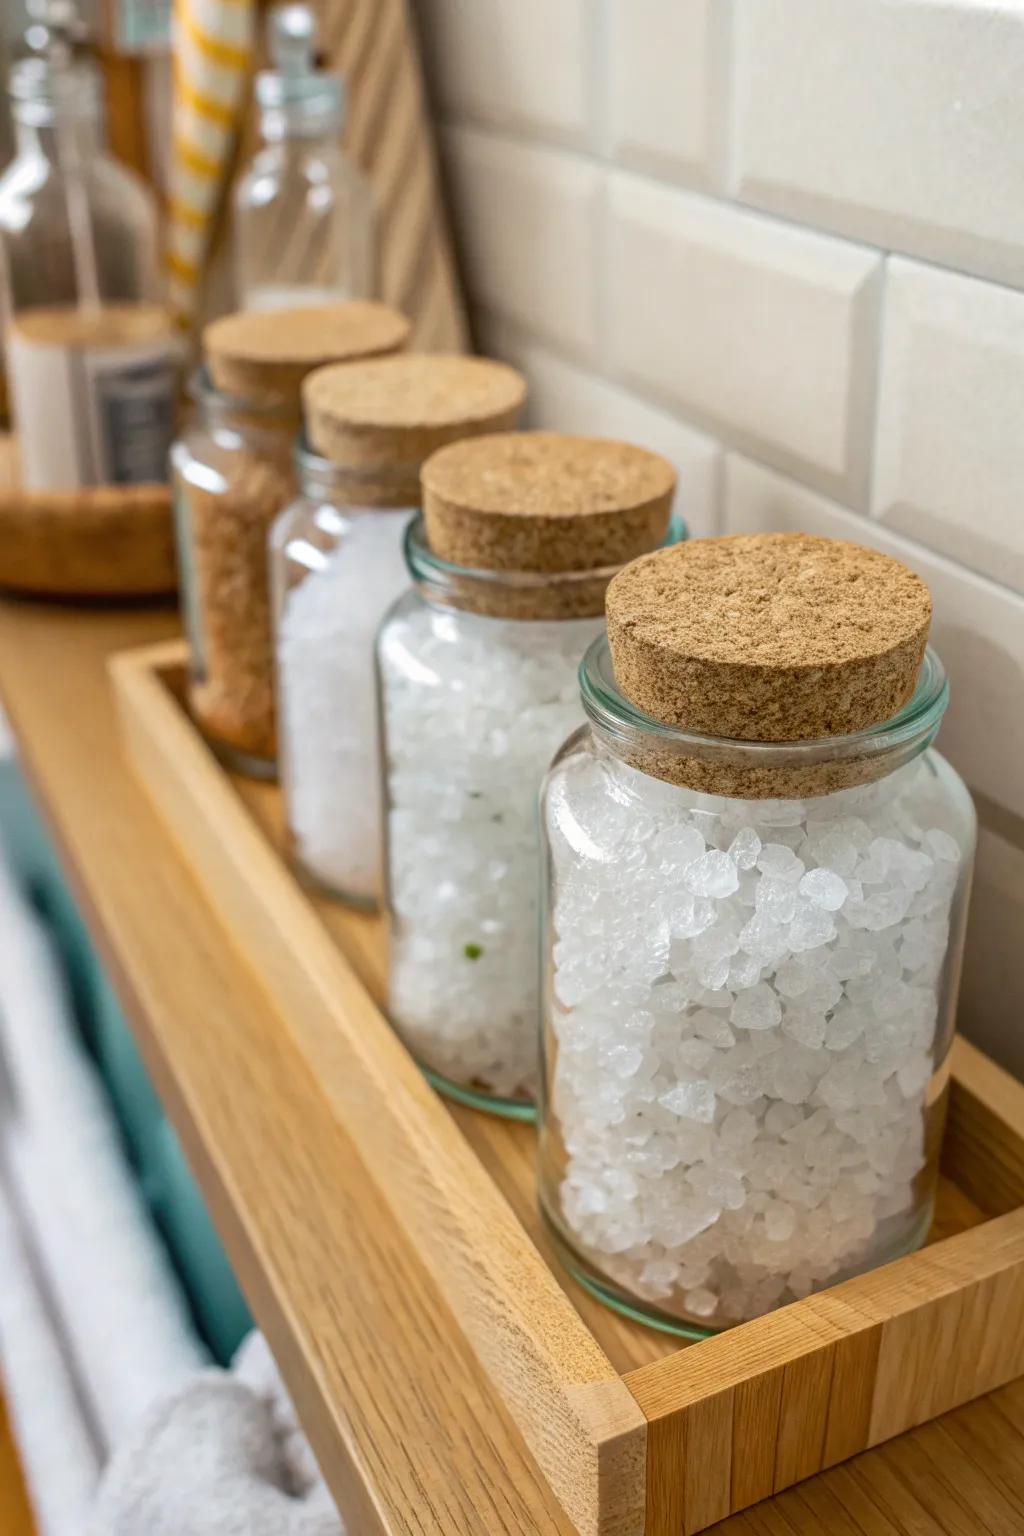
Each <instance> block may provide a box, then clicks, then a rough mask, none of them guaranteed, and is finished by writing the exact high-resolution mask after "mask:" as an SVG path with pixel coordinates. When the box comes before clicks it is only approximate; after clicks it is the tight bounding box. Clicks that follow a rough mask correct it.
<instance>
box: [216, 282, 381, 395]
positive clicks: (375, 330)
mask: <svg viewBox="0 0 1024 1536" xmlns="http://www.w3.org/2000/svg"><path fill="white" fill-rule="evenodd" d="M409 329H410V327H409V322H408V320H406V318H405V316H404V315H402V314H400V313H399V311H398V310H397V309H392V308H391V307H390V305H388V304H377V303H373V302H371V301H370V300H358V301H353V302H351V303H348V304H319V305H314V306H311V307H309V308H301V309H277V310H255V309H254V310H239V311H237V313H235V314H233V315H224V316H222V318H221V319H219V320H214V321H213V322H212V323H211V324H210V325H208V326H206V328H205V329H204V331H203V338H202V339H203V351H204V353H205V356H206V363H207V367H208V368H209V370H210V375H211V377H212V379H213V382H214V384H215V385H216V386H217V388H218V389H220V390H223V391H224V393H225V394H228V395H234V396H237V397H239V398H241V399H243V400H247V401H251V402H253V403H257V402H260V401H265V402H267V403H268V404H271V405H272V404H275V403H279V402H283V403H285V404H287V405H289V406H294V408H295V409H296V410H297V409H298V404H299V390H300V388H301V385H302V381H303V379H304V378H305V377H306V375H307V373H310V372H311V371H312V370H313V369H314V368H322V367H323V366H324V364H325V363H333V362H340V361H343V360H351V359H354V358H362V357H376V356H379V355H380V354H382V353H387V352H397V351H399V350H400V348H402V347H403V346H404V345H405V343H406V341H407V340H408V337H409Z"/></svg>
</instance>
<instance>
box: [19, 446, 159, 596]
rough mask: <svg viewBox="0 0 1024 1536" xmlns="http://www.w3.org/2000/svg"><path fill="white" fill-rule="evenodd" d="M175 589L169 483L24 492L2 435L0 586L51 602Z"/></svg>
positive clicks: (157, 592) (134, 594)
mask: <svg viewBox="0 0 1024 1536" xmlns="http://www.w3.org/2000/svg"><path fill="white" fill-rule="evenodd" d="M176 586H177V571H176V565H175V556H174V523H173V516H172V512H171V492H170V487H169V486H166V485H106V486H97V487H95V488H94V489H89V490H81V491H26V490H25V489H24V488H23V487H22V485H21V482H20V479H19V474H18V450H17V443H16V441H15V439H14V438H13V437H12V436H10V435H9V434H7V433H0V587H6V588H7V589H8V590H10V591H14V592H27V593H35V594H39V595H41V596H47V597H155V596H158V595H159V596H162V595H164V594H166V593H169V592H173V591H174V590H175V588H176Z"/></svg>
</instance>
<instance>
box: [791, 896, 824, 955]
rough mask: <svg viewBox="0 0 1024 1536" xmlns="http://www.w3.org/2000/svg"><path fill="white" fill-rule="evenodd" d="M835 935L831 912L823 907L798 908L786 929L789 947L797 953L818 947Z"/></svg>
mask: <svg viewBox="0 0 1024 1536" xmlns="http://www.w3.org/2000/svg"><path fill="white" fill-rule="evenodd" d="M835 936H836V925H835V923H834V922H833V920H832V914H831V912H826V911H825V909H824V908H823V907H811V906H804V907H801V908H799V909H798V910H797V912H796V914H795V916H794V918H793V921H792V922H791V923H790V925H789V927H788V929H787V930H786V937H787V939H788V940H789V947H790V949H792V950H794V951H796V952H798V953H799V952H800V951H801V950H806V949H820V948H821V946H822V945H823V944H828V943H829V942H830V941H831V940H832V939H834V938H835Z"/></svg>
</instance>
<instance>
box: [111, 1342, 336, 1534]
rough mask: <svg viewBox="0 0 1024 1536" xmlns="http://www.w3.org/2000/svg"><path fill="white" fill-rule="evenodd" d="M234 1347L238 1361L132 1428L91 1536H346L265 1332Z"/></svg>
mask: <svg viewBox="0 0 1024 1536" xmlns="http://www.w3.org/2000/svg"><path fill="white" fill-rule="evenodd" d="M240 1355H241V1360H240V1362H239V1368H238V1370H237V1371H235V1370H233V1371H232V1372H227V1371H203V1372H201V1373H200V1374H199V1375H197V1376H195V1377H193V1378H192V1380H191V1381H189V1382H188V1383H187V1384H186V1385H185V1386H183V1387H180V1388H179V1389H178V1390H177V1391H175V1392H172V1393H171V1394H170V1395H169V1396H168V1397H167V1398H166V1399H165V1400H164V1401H163V1402H162V1403H160V1404H159V1405H158V1406H157V1407H155V1408H153V1409H152V1410H151V1411H150V1413H148V1414H147V1415H146V1417H145V1419H144V1420H143V1422H142V1423H141V1424H140V1425H139V1426H138V1428H137V1429H136V1430H135V1432H134V1433H133V1434H131V1435H129V1437H128V1439H127V1440H126V1442H125V1443H124V1445H122V1446H121V1448H120V1449H119V1450H118V1451H117V1452H116V1453H115V1455H114V1456H113V1458H112V1460H111V1463H110V1466H109V1468H108V1469H107V1472H106V1474H105V1475H104V1478H103V1483H102V1486H101V1490H100V1494H99V1498H98V1500H97V1502H96V1508H95V1511H94V1514H93V1518H92V1522H91V1524H90V1525H89V1526H88V1536H344V1528H343V1526H342V1524H341V1521H340V1519H339V1517H338V1513H337V1511H336V1509H335V1508H334V1504H333V1503H332V1501H331V1497H330V1494H329V1493H328V1491H327V1488H326V1485H325V1484H324V1483H323V1481H322V1480H321V1479H320V1476H319V1472H318V1471H317V1468H316V1463H315V1461H314V1460H313V1457H312V1453H311V1452H310V1449H309V1446H308V1444H306V1442H305V1439H304V1437H303V1436H302V1433H301V1431H300V1430H299V1429H298V1425H297V1422H296V1420H295V1414H294V1410H293V1408H292V1406H291V1403H290V1402H289V1400H288V1396H287V1393H286V1392H285V1390H284V1387H283V1386H282V1385H281V1381H280V1378H279V1377H278V1375H277V1370H276V1367H275V1366H274V1364H273V1361H272V1359H271V1357H270V1353H269V1351H268V1350H267V1347H266V1344H265V1342H264V1340H263V1339H262V1337H260V1336H259V1335H255V1336H251V1338H250V1340H249V1341H247V1343H246V1345H244V1346H243V1349H242V1351H240ZM250 1381H251V1382H252V1385H249V1382H250Z"/></svg>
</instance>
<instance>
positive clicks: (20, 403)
mask: <svg viewBox="0 0 1024 1536" xmlns="http://www.w3.org/2000/svg"><path fill="white" fill-rule="evenodd" d="M179 361H180V344H179V342H178V340H177V338H176V337H175V336H174V335H173V334H172V333H171V331H170V329H169V327H168V326H167V324H166V321H165V319H164V317H162V316H161V315H160V312H159V311H155V310H154V309H152V308H151V307H150V306H143V305H140V306H128V305H124V306H111V307H110V308H100V309H99V310H96V311H93V312H91V313H89V314H88V315H87V316H84V315H83V314H82V313H81V312H80V311H77V310H74V309H71V308H68V309H67V310H65V311H61V310H59V309H46V310H29V311H27V312H24V313H23V314H19V315H17V316H16V317H15V318H14V320H13V322H12V324H11V326H10V328H9V331H8V336H7V370H8V377H9V380H10V387H11V397H12V406H13V411H14V422H15V427H16V430H17V435H18V453H19V459H20V464H21V480H22V484H23V485H24V486H25V488H26V489H27V490H32V491H51V490H77V489H80V488H82V487H84V486H91V485H140V484H145V483H152V482H159V481H164V480H166V479H167V455H168V452H169V450H170V446H171V441H172V439H173V436H174V426H175V415H176V409H177V396H178V371H179Z"/></svg>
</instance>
